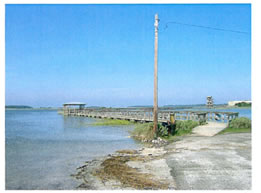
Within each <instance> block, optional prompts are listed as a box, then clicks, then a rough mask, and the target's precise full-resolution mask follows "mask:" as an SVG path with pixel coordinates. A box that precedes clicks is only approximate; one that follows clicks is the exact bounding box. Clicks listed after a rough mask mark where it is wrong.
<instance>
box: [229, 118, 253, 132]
mask: <svg viewBox="0 0 261 193" xmlns="http://www.w3.org/2000/svg"><path fill="white" fill-rule="evenodd" d="M229 127H230V128H234V129H251V120H250V119H248V118H246V117H240V118H236V119H233V120H232V121H231V122H230V123H229Z"/></svg>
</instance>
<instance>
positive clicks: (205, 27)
mask: <svg viewBox="0 0 261 193" xmlns="http://www.w3.org/2000/svg"><path fill="white" fill-rule="evenodd" d="M168 24H177V25H185V26H190V27H198V28H204V29H209V30H216V31H225V32H232V33H240V34H249V32H245V31H238V30H230V29H224V28H217V27H210V26H204V25H195V24H188V23H181V22H176V21H170V22H167V23H166V24H165V27H164V30H163V31H165V30H166V29H167V28H168Z"/></svg>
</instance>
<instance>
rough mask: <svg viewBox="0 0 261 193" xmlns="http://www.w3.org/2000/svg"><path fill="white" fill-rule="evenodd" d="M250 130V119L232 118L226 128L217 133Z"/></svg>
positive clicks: (247, 131)
mask: <svg viewBox="0 0 261 193" xmlns="http://www.w3.org/2000/svg"><path fill="white" fill-rule="evenodd" d="M249 132H251V120H250V119H248V118H246V117H240V118H236V119H233V120H232V121H231V122H230V123H229V126H228V128H226V129H224V130H223V131H221V132H220V133H219V134H224V133H249Z"/></svg>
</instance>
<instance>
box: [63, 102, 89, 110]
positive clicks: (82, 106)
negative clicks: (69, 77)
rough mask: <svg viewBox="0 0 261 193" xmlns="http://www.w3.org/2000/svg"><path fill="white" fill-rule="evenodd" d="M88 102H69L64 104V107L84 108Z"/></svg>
mask: <svg viewBox="0 0 261 193" xmlns="http://www.w3.org/2000/svg"><path fill="white" fill-rule="evenodd" d="M85 105H86V103H82V102H68V103H64V104H63V109H64V110H65V109H69V108H76V107H78V108H79V109H84V107H85Z"/></svg>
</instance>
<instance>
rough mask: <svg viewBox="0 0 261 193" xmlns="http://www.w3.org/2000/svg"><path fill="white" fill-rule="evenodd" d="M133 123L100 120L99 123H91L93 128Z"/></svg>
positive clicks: (117, 120)
mask: <svg viewBox="0 0 261 193" xmlns="http://www.w3.org/2000/svg"><path fill="white" fill-rule="evenodd" d="M131 124H134V122H131V121H127V120H119V119H102V120H101V121H99V122H96V123H93V124H92V125H93V126H114V125H115V126H117V125H131Z"/></svg>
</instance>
